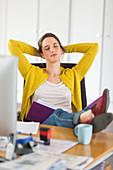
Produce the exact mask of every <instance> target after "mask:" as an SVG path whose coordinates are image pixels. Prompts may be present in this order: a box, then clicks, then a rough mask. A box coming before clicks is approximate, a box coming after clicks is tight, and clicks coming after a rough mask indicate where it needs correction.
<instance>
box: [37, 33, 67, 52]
mask: <svg viewBox="0 0 113 170" xmlns="http://www.w3.org/2000/svg"><path fill="white" fill-rule="evenodd" d="M47 37H53V38H55V39H56V40H57V41H58V43H59V45H60V48H61V49H62V50H63V51H65V49H64V48H63V46H62V44H61V42H60V40H59V38H58V37H57V36H56V35H55V34H53V33H46V34H44V35H43V36H42V37H41V38H40V39H39V41H38V47H39V54H41V53H42V42H43V40H44V39H45V38H47Z"/></svg>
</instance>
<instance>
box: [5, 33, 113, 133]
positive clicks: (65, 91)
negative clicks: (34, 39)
mask: <svg viewBox="0 0 113 170" xmlns="http://www.w3.org/2000/svg"><path fill="white" fill-rule="evenodd" d="M38 46H39V47H38V48H39V49H38V50H37V49H36V48H34V47H32V46H30V45H28V44H26V43H23V42H20V41H15V40H9V44H8V47H9V51H10V53H11V54H12V55H16V56H18V58H19V70H20V73H21V74H22V76H23V77H24V79H25V81H26V83H25V87H24V92H23V99H22V108H21V119H22V120H23V119H24V118H25V117H26V115H27V113H28V111H29V109H30V106H31V104H32V102H33V100H38V99H41V100H43V101H45V102H48V103H50V104H53V105H56V106H59V108H62V109H57V110H56V111H55V112H53V114H52V115H51V116H50V117H49V118H48V119H47V120H46V121H45V122H44V124H50V125H56V126H64V127H70V128H74V126H76V125H77V124H78V123H91V124H93V132H98V131H100V130H102V129H104V128H105V127H106V126H107V125H108V124H109V123H110V122H111V121H112V114H111V113H109V114H108V113H107V114H102V113H105V112H106V111H107V110H106V109H107V107H108V105H109V102H108V101H109V100H108V96H109V91H108V90H107V89H105V91H104V92H103V97H102V99H101V101H100V102H99V103H98V104H97V105H96V106H95V107H94V108H87V110H82V111H80V110H81V109H82V105H81V93H80V81H81V80H82V78H83V77H84V76H85V74H86V73H87V71H88V69H89V68H90V66H91V64H92V63H93V61H94V58H95V56H96V54H97V52H98V44H97V43H81V44H74V45H67V46H66V47H63V46H62V45H61V43H60V41H59V39H58V38H57V37H56V36H55V35H54V34H52V33H46V34H44V35H43V36H42V37H41V38H40V40H39V42H38ZM65 52H66V53H72V52H80V53H84V56H83V57H82V59H81V60H80V61H79V62H78V64H77V65H76V66H75V67H73V68H72V69H64V68H62V67H60V59H61V55H62V54H63V53H65ZM23 53H26V54H29V55H33V56H38V57H42V58H44V59H45V60H46V68H44V69H42V68H39V67H35V66H32V65H31V64H30V63H29V62H28V60H27V59H26V57H25V56H24V54H23ZM103 103H104V108H103V107H102V108H101V106H102V105H103ZM64 109H66V110H68V112H70V113H68V112H66V111H64ZM97 110H98V111H97ZM71 112H72V113H71ZM97 122H98V123H97ZM103 122H104V123H103ZM100 124H101V125H100Z"/></svg>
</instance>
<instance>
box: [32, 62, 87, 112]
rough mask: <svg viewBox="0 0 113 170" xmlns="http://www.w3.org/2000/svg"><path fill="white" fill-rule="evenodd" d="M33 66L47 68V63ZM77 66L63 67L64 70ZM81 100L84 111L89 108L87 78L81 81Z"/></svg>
mask: <svg viewBox="0 0 113 170" xmlns="http://www.w3.org/2000/svg"><path fill="white" fill-rule="evenodd" d="M31 64H32V65H35V66H39V67H40V68H45V67H46V63H31ZM75 65H76V64H73V63H62V64H61V66H62V67H63V68H72V67H74V66H75ZM81 100H82V109H84V108H85V107H86V106H87V98H86V88H85V77H84V78H83V79H82V81H81Z"/></svg>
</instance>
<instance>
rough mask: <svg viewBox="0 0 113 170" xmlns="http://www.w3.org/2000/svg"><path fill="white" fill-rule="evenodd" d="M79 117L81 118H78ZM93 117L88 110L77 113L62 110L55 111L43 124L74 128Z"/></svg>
mask: <svg viewBox="0 0 113 170" xmlns="http://www.w3.org/2000/svg"><path fill="white" fill-rule="evenodd" d="M85 110H86V111H85ZM81 115H82V117H81V118H80V116H81ZM93 117H94V115H93V114H92V112H91V109H90V108H87V109H84V110H81V111H78V112H77V113H68V112H66V111H64V110H62V109H56V110H55V111H54V112H53V114H52V115H51V116H50V117H49V118H48V119H47V120H45V121H44V122H43V124H47V125H53V126H61V127H68V128H74V127H75V126H76V125H77V124H79V123H85V121H87V120H89V119H91V118H93Z"/></svg>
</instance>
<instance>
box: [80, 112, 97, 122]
mask: <svg viewBox="0 0 113 170" xmlns="http://www.w3.org/2000/svg"><path fill="white" fill-rule="evenodd" d="M94 117H95V116H94V114H93V113H92V111H91V109H90V110H87V111H86V112H84V113H82V114H81V115H80V123H85V122H86V121H88V120H89V119H92V118H94Z"/></svg>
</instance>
